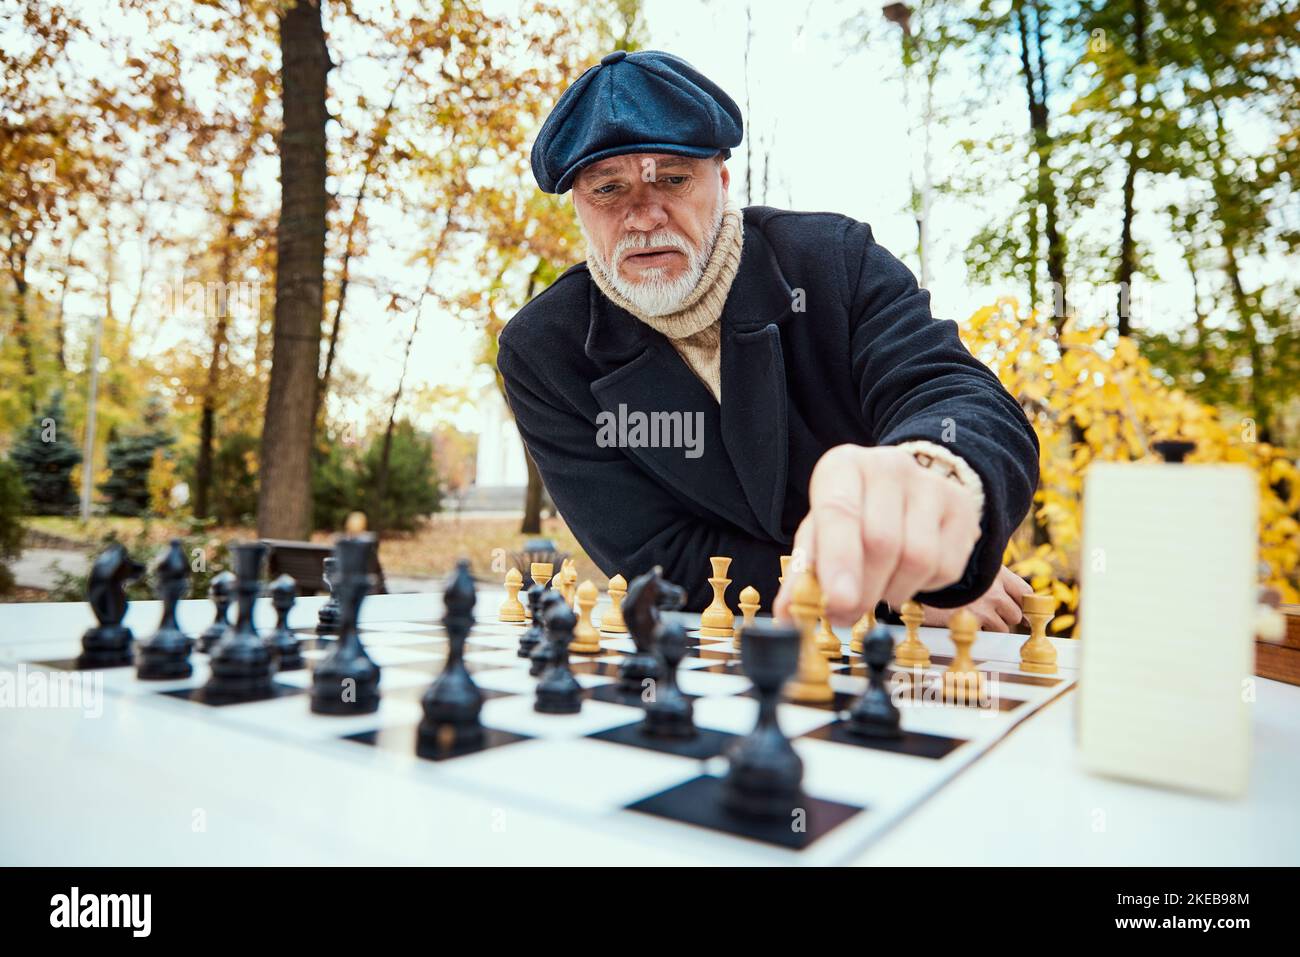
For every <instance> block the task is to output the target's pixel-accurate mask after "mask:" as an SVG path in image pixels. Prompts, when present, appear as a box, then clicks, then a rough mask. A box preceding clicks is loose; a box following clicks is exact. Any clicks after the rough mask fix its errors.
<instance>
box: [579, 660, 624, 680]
mask: <svg viewBox="0 0 1300 957" xmlns="http://www.w3.org/2000/svg"><path fill="white" fill-rule="evenodd" d="M618 669H619V664H618V663H617V662H613V661H583V660H581V659H577V658H570V659H569V670H570V671H572V672H573V673H574V674H575V675H600V676H601V677H603V678H617V677H618Z"/></svg>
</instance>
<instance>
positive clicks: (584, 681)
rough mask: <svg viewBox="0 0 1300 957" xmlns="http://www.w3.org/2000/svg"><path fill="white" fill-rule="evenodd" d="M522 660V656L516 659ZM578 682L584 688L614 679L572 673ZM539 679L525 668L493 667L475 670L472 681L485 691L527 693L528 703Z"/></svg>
mask: <svg viewBox="0 0 1300 957" xmlns="http://www.w3.org/2000/svg"><path fill="white" fill-rule="evenodd" d="M518 660H519V661H521V662H522V661H523V659H522V658H520V659H518ZM574 677H575V678H577V679H578V684H580V685H582V687H584V688H594V687H596V686H597V685H607V684H611V683H612V682H613V681H614V679H613V678H606V677H605V676H604V675H581V674H579V675H574ZM539 680H540V679H538V678H534V677H533V676H532V675H530V674H529V673H528V669H527V668H500V669H498V668H493V669H492V670H490V671H476V672H475V673H474V683H475V684H476V685H478V686H479V687H480V688H483V689H485V690H487V691H505V692H507V693H509V694H518V695H527V696H528V700H529V703H530V704H531V702H532V700H533V699H532V694H533V692H534V691H535V690H536V688H537V682H538V681H539Z"/></svg>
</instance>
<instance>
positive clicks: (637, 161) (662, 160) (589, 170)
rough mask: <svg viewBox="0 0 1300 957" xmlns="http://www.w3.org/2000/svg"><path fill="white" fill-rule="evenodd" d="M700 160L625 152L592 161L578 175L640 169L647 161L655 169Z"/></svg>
mask: <svg viewBox="0 0 1300 957" xmlns="http://www.w3.org/2000/svg"><path fill="white" fill-rule="evenodd" d="M700 162H702V160H698V159H693V158H692V157H690V156H678V155H676V154H674V153H625V154H624V155H622V156H611V157H609V158H608V159H603V160H600V161H598V162H595V163H592V164H591V165H590V166H587V167H585V168H584V169H583V170H582V172H581V173H579V174H578V175H579V177H580V178H585V177H588V176H605V175H608V174H610V173H621V172H623V171H625V170H626V169H628V168H629V167H631V168H634V169H637V170H640V169H642V168H643V167H644V166H645V165H646V164H647V163H653V164H654V167H655V169H675V168H676V169H680V168H683V167H690V166H693V165H695V164H696V163H700Z"/></svg>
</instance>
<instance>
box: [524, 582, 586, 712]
mask: <svg viewBox="0 0 1300 957" xmlns="http://www.w3.org/2000/svg"><path fill="white" fill-rule="evenodd" d="M543 614H544V615H545V617H546V640H547V642H548V643H549V644H550V645H551V648H552V651H551V658H552V660H551V663H550V665H549V666H548V667H547V669H546V672H545V674H543V675H542V680H541V681H539V682H538V683H537V700H536V701H534V702H533V710H534V711H540V712H542V713H543V714H577V713H578V712H579V711H581V710H582V685H580V684H578V679H577V678H575V677H574V676H573V672H572V671H570V670H569V642H571V641H572V640H573V629H574V628H576V627H577V626H578V616H577V615H575V614H574V613H573V609H572V608H570V607H569V605H568V603H567V602H565V601H564V600H563V599H561V600H560V601H558V602H553V603H551V605H550V606H549V607H548V608H547V609H546V610H545V611H544V612H543Z"/></svg>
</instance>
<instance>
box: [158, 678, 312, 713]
mask: <svg viewBox="0 0 1300 957" xmlns="http://www.w3.org/2000/svg"><path fill="white" fill-rule="evenodd" d="M162 693H163V694H165V695H166V696H167V697H169V698H181V699H182V700H184V701H193V702H195V703H197V704H206V705H210V706H212V707H214V708H224V707H226V706H227V705H232V704H252V703H254V702H256V701H272V700H274V699H276V698H288V697H291V696H292V695H296V694H306V693H307V689H306V688H295V687H293V686H292V685H282V684H280V682H278V681H272V682H271V685H270V687H269V688H268V689H267V690H265V691H261V692H259V693H257V694H254V695H246V696H244V697H228V696H226V695H212V694H209V693H208V689H207V688H202V687H200V688H182V689H181V690H180V691H164V692H162Z"/></svg>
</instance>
